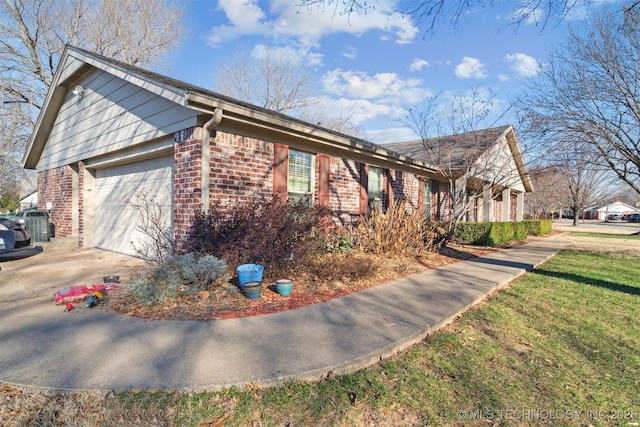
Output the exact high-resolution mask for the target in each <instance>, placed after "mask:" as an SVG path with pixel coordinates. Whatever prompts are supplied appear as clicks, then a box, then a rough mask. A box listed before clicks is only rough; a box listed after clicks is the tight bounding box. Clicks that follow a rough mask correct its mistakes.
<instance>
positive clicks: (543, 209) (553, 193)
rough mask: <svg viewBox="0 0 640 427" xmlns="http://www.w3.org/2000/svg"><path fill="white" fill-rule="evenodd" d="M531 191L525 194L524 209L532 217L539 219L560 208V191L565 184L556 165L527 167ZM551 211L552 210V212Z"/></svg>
mask: <svg viewBox="0 0 640 427" xmlns="http://www.w3.org/2000/svg"><path fill="white" fill-rule="evenodd" d="M529 176H530V177H531V183H532V185H533V188H534V190H533V192H532V193H528V194H527V195H526V196H525V199H524V202H525V209H526V211H527V212H528V213H529V215H531V217H532V218H533V219H540V218H543V217H544V216H546V215H547V214H550V213H554V214H555V212H556V210H559V208H562V205H563V203H561V202H560V201H561V200H562V199H563V197H562V195H561V192H562V191H564V189H565V185H564V182H563V178H562V174H561V173H560V170H559V168H558V167H557V166H542V167H541V166H538V167H533V168H530V169H529ZM552 211H553V212H552Z"/></svg>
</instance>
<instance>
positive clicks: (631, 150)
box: [521, 7, 640, 193]
mask: <svg viewBox="0 0 640 427" xmlns="http://www.w3.org/2000/svg"><path fill="white" fill-rule="evenodd" d="M637 9H638V8H636V7H632V8H627V9H622V10H620V9H618V10H616V11H612V10H609V11H607V12H606V13H602V14H599V15H597V16H595V17H594V19H593V21H592V22H591V23H590V25H588V26H586V29H584V30H583V31H578V30H571V31H570V33H569V37H568V40H567V41H566V43H565V44H564V45H563V46H562V48H561V49H560V50H558V51H557V52H556V53H554V54H553V56H552V58H551V60H550V61H549V63H548V65H547V66H546V67H544V68H543V69H542V71H541V73H540V75H539V76H538V77H536V78H535V79H532V80H530V81H529V83H528V86H529V87H528V91H527V93H526V94H525V96H524V98H525V99H524V101H523V102H522V103H521V107H522V110H523V111H524V116H525V117H527V118H528V119H529V123H530V128H531V130H532V131H533V132H532V135H535V136H536V140H537V141H538V142H539V143H540V144H542V145H543V146H544V147H545V148H546V147H548V146H549V145H553V144H554V141H557V140H559V139H564V138H565V135H567V134H570V135H572V137H573V138H575V139H576V140H579V141H581V143H582V144H586V145H588V146H589V147H591V148H592V149H593V150H595V151H596V152H597V153H598V156H597V157H595V159H596V160H597V161H598V164H597V165H596V168H597V167H600V166H601V165H602V164H604V165H605V167H607V168H609V169H610V170H611V171H613V172H614V173H615V174H616V175H617V176H618V178H619V179H621V180H622V181H624V182H625V183H627V184H628V185H629V186H630V187H631V188H632V189H633V190H634V191H636V192H637V193H640V103H638V99H640V11H639V10H637Z"/></svg>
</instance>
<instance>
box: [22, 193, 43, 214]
mask: <svg viewBox="0 0 640 427" xmlns="http://www.w3.org/2000/svg"><path fill="white" fill-rule="evenodd" d="M18 204H19V206H20V207H19V209H20V210H21V211H23V210H25V209H27V208H35V207H37V206H38V192H37V191H34V192H33V193H31V194H29V195H27V196H25V197H23V198H22V199H20V201H19V202H18Z"/></svg>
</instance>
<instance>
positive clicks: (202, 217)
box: [187, 196, 328, 277]
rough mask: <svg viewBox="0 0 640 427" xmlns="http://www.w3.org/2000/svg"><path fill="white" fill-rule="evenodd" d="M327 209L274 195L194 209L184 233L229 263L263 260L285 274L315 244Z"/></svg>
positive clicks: (301, 261)
mask: <svg viewBox="0 0 640 427" xmlns="http://www.w3.org/2000/svg"><path fill="white" fill-rule="evenodd" d="M327 214H328V211H327V210H326V209H323V208H319V207H310V206H309V205H308V203H306V202H304V201H300V202H287V203H283V202H282V201H281V200H280V199H279V198H278V197H276V196H274V197H271V198H263V199H261V200H257V201H254V202H250V203H240V204H235V205H231V206H227V207H226V208H225V207H222V206H220V205H214V206H212V209H211V212H210V213H208V214H205V213H201V212H200V213H197V214H196V217H195V219H194V221H193V224H192V226H191V229H190V231H189V234H188V237H187V246H188V247H190V248H192V249H193V250H194V251H197V252H201V253H207V254H211V255H214V256H216V257H219V258H223V259H225V260H226V261H227V263H229V265H231V266H238V265H241V264H262V265H264V267H265V272H267V271H268V272H269V273H268V274H272V275H276V276H281V277H286V276H288V275H289V274H290V273H291V272H293V271H294V270H295V269H296V268H298V267H300V266H303V265H304V264H305V262H306V259H307V258H308V257H309V256H310V255H311V254H313V253H314V251H316V250H317V248H318V247H319V239H320V236H321V233H320V232H319V230H320V229H321V228H322V221H323V219H324V218H325V217H326V216H327Z"/></svg>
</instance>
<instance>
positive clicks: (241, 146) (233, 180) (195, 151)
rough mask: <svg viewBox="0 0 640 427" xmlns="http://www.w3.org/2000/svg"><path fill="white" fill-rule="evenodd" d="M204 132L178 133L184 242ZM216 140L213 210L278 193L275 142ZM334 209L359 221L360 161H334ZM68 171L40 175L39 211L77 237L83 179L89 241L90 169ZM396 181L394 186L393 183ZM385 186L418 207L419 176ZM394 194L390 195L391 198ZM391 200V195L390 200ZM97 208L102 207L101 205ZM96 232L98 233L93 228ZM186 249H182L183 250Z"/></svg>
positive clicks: (176, 189) (197, 191)
mask: <svg viewBox="0 0 640 427" xmlns="http://www.w3.org/2000/svg"><path fill="white" fill-rule="evenodd" d="M201 130H202V129H201V128H199V127H194V128H191V129H185V130H183V131H182V132H179V136H177V135H176V138H175V140H176V142H175V143H174V153H173V157H174V170H173V180H174V182H173V231H174V238H175V239H176V241H177V242H178V243H179V242H181V241H182V240H183V239H184V237H186V235H187V233H188V231H189V227H190V225H191V222H192V220H193V218H194V216H195V214H196V212H198V211H199V210H200V208H201V199H202V194H201V188H200V186H201V176H200V174H201V170H202V169H201V164H202V140H201V137H202V136H201ZM211 136H212V138H211V140H210V163H209V179H210V194H209V200H210V204H209V208H210V209H211V208H213V207H215V206H222V207H223V208H224V207H225V206H227V205H229V204H235V203H242V202H249V201H255V200H259V199H260V198H261V197H269V196H271V195H273V191H274V189H273V176H274V143H271V142H266V141H260V140H256V139H253V138H248V137H243V136H238V135H234V134H230V133H225V132H212V135H211ZM329 162H330V163H329V171H330V172H329V207H330V209H331V210H332V211H333V212H335V214H336V216H337V219H338V220H339V223H341V224H347V223H351V222H353V221H355V220H357V219H358V218H359V211H360V198H359V196H360V171H361V165H360V163H359V162H356V161H354V160H349V159H342V158H336V157H330V158H329ZM315 163H316V164H315V169H314V170H315V174H316V176H315V177H314V180H315V192H314V195H315V197H316V200H314V202H315V203H317V196H318V194H319V170H320V168H319V164H318V163H319V160H318V156H315ZM73 167H74V168H75V169H76V170H75V171H74V170H73V169H72V167H71V166H65V167H63V168H54V169H51V170H48V171H43V172H39V173H38V199H39V203H38V207H39V209H44V208H45V204H46V202H47V201H50V202H52V205H53V208H52V210H51V218H52V221H53V222H54V224H55V225H56V236H57V237H68V236H71V235H72V233H73V230H72V227H73V225H72V224H73V222H72V214H73V212H72V206H73V176H74V174H76V175H77V177H78V178H77V186H78V188H77V197H78V200H77V206H78V213H77V215H78V216H77V217H78V230H77V231H78V238H79V243H80V246H83V244H84V243H85V239H84V233H85V231H87V230H85V228H86V224H84V222H83V218H84V212H85V206H84V200H83V194H84V190H85V182H84V177H85V165H84V164H83V163H82V162H79V163H78V164H77V165H73ZM388 179H390V180H391V182H390V185H389V186H388V185H387V180H388ZM383 180H384V182H383V188H384V189H387V190H388V189H389V188H391V189H392V191H393V199H394V200H395V201H399V200H405V201H406V202H407V210H409V211H411V210H413V209H418V199H419V193H420V191H422V188H421V186H420V184H419V180H418V178H417V177H416V176H415V175H413V174H409V173H402V172H398V171H391V172H390V173H389V174H388V175H387V174H383ZM387 190H385V191H387ZM386 196H388V195H386ZM385 199H388V197H385ZM96 209H100V207H99V206H97V207H96ZM88 231H89V232H93V230H88ZM181 249H185V248H180V247H178V250H181Z"/></svg>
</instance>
